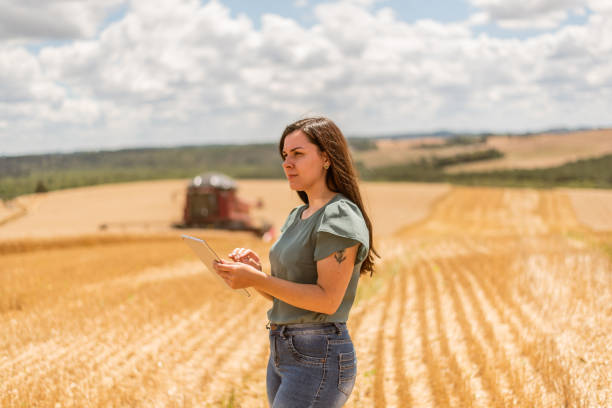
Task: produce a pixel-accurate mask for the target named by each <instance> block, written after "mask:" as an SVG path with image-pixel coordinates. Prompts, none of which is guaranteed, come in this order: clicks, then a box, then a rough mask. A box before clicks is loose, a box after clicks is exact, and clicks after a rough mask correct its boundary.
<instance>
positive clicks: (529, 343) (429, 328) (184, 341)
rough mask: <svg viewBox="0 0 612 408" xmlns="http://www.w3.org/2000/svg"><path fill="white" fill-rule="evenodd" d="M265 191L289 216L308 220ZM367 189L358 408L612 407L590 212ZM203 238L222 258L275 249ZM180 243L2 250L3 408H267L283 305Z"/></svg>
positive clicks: (114, 241)
mask: <svg viewBox="0 0 612 408" xmlns="http://www.w3.org/2000/svg"><path fill="white" fill-rule="evenodd" d="M249 183H251V184H250V185H249V186H247V187H245V190H249V189H251V190H250V191H258V192H262V195H263V196H264V197H266V200H268V201H269V200H272V199H275V200H276V201H277V202H276V204H274V205H272V207H271V209H273V211H274V212H278V211H281V210H284V211H285V214H286V211H288V209H289V208H290V207H291V206H292V205H294V204H295V198H294V197H293V196H291V195H279V194H278V193H279V191H281V190H279V185H277V184H274V183H271V184H270V183H269V182H261V184H259V185H258V184H257V182H255V181H251V182H249ZM241 185H242V183H241ZM364 187H365V189H366V196H367V201H368V203H369V205H368V206H369V207H370V209H371V211H372V214H373V218H374V220H375V222H376V225H377V226H380V231H384V233H381V232H379V233H378V234H377V239H378V247H379V250H380V253H381V255H382V256H383V259H382V261H381V262H380V263H379V264H378V272H377V274H376V275H375V277H374V278H369V277H363V278H362V280H361V282H360V287H359V292H358V299H357V302H356V305H355V307H354V308H353V311H352V313H351V317H350V320H349V328H350V330H351V335H352V337H353V340H354V342H355V346H356V349H357V357H358V361H359V366H358V378H357V384H356V387H355V389H354V391H353V394H352V396H351V399H350V400H349V403H348V405H347V406H349V407H446V406H453V407H455V406H456V407H471V406H474V407H514V406H523V407H563V406H568V407H582V406H584V407H607V406H611V405H612V391H611V389H612V370H611V367H610V361H609V360H610V355H611V354H612V350H611V345H612V334H611V332H610V327H612V308H611V306H610V305H612V268H611V261H610V258H609V257H608V255H606V252H605V250H604V247H605V245H608V246H609V245H610V243H611V241H610V238H611V237H612V234H610V231H605V230H604V231H602V230H599V231H593V230H592V229H591V228H590V227H589V226H588V221H583V220H585V219H586V218H584V217H579V216H577V215H576V214H577V213H579V212H581V211H582V212H583V213H584V211H585V208H586V207H585V208H577V207H576V206H577V205H586V204H585V203H584V202H582V201H580V198H578V199H576V198H574V199H572V198H570V195H571V194H570V193H571V191H566V190H563V191H560V190H533V189H524V190H514V189H494V188H449V187H448V186H439V185H438V186H427V185H419V184H388V185H365V186H364ZM174 188H175V187H174V186H171V187H170V188H169V190H168V191H173V189H174ZM266 191H269V194H266ZM598 197H599V198H600V199H601V200H603V201H605V200H606V199H605V197H604V198H602V197H603V196H601V197H600V196H598ZM607 197H608V199H610V196H607ZM127 199H128V198H126V200H127ZM283 199H286V202H285V203H284V204H283V203H279V202H278V201H279V200H283ZM151 200H155V198H154V197H151ZM581 202H582V204H579V203H581ZM577 203H578V204H577ZM598 205H604V204H598ZM606 205H609V202H608V204H606ZM41 207H42V205H41ZM126 208H130V207H129V206H126ZM398 209H401V210H402V211H403V212H404V213H405V214H408V215H401V214H399V212H398ZM586 211H587V212H588V209H587V210H586ZM270 215H273V214H272V213H270ZM611 216H612V215H611V214H610V213H604V214H602V217H603V218H606V217H611ZM24 217H27V215H26V216H24ZM125 217H127V218H129V217H128V216H127V215H126V216H125ZM278 217H279V218H283V217H282V216H278ZM25 221H26V220H25V218H24V221H23V222H25ZM12 222H17V221H12ZM12 222H9V223H7V224H6V225H5V226H3V227H0V230H1V229H2V228H4V227H8V226H9V225H11V223H12ZM602 223H608V224H606V225H609V223H610V220H609V219H605V220H602ZM598 225H599V224H598ZM194 233H195V234H198V235H201V236H205V237H207V238H209V239H210V241H211V242H213V245H215V246H216V247H217V248H219V250H220V252H222V253H227V252H228V251H229V250H231V249H232V248H233V247H234V246H250V247H252V248H254V249H255V250H257V251H259V252H260V253H265V252H266V251H267V248H268V247H269V245H270V243H265V242H262V241H260V240H257V239H255V238H254V237H252V236H250V235H248V234H245V233H229V232H221V231H200V232H199V233H197V232H194ZM178 234H179V233H177V232H172V231H156V232H155V233H153V232H150V233H148V234H142V233H141V234H140V235H136V234H131V235H125V234H119V233H117V232H112V231H106V232H104V233H102V232H99V233H96V234H93V233H92V234H89V235H87V236H84V237H82V238H79V237H78V236H73V237H68V238H67V237H63V238H61V239H57V240H50V239H48V238H46V239H40V238H27V239H26V238H23V236H22V237H21V238H20V239H19V240H13V241H4V242H2V243H0V251H1V252H0V256H1V257H2V262H1V263H0V406H3V407H5V406H6V407H21V406H41V407H56V406H62V407H63V406H74V407H88V406H89V407H98V406H143V407H144V406H147V407H149V406H159V407H173V406H176V407H182V406H211V407H229V406H234V407H237V406H241V407H264V406H266V405H267V404H266V400H265V366H266V363H267V356H268V350H267V330H266V329H265V324H266V320H265V311H266V310H267V308H268V304H267V301H266V300H264V299H263V298H261V297H258V296H253V297H252V298H246V297H244V296H242V295H240V294H238V293H231V291H230V290H229V289H225V288H223V287H222V286H218V285H219V284H218V282H217V281H216V279H215V278H214V277H212V276H211V275H209V274H208V273H203V272H202V267H201V266H200V264H199V262H198V261H196V260H194V258H193V255H192V254H191V253H190V252H189V249H188V248H186V247H185V246H184V244H182V243H181V242H178V240H177V239H176V238H177V236H178Z"/></svg>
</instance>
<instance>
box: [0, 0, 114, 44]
mask: <svg viewBox="0 0 612 408" xmlns="http://www.w3.org/2000/svg"><path fill="white" fill-rule="evenodd" d="M125 3H126V0H96V1H71V0H44V1H41V0H19V1H17V0H14V1H11V0H3V1H0V40H2V39H4V40H9V39H11V40H33V39H34V40H36V39H39V40H42V39H44V40H48V39H73V38H86V37H92V36H93V35H94V34H95V33H96V31H97V30H98V28H99V26H100V24H101V23H102V22H103V21H104V19H105V18H106V17H107V15H108V13H109V12H111V11H113V10H116V9H117V8H118V7H120V6H124V5H125Z"/></svg>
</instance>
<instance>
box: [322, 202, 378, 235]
mask: <svg viewBox="0 0 612 408" xmlns="http://www.w3.org/2000/svg"><path fill="white" fill-rule="evenodd" d="M338 229H340V230H344V231H346V232H347V233H348V232H350V234H351V235H353V236H360V235H363V234H364V233H365V235H366V236H367V234H368V227H367V225H366V223H365V219H364V218H363V214H362V213H361V210H360V209H359V206H358V205H357V204H355V203H354V202H353V201H351V200H350V199H349V198H347V197H345V196H344V195H342V194H339V195H338V196H337V198H336V199H335V200H333V201H332V202H331V203H329V204H328V205H327V206H326V207H325V210H324V211H323V214H322V216H321V220H320V223H319V228H318V230H319V231H328V232H334V231H336V230H338Z"/></svg>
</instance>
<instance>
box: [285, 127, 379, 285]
mask: <svg viewBox="0 0 612 408" xmlns="http://www.w3.org/2000/svg"><path fill="white" fill-rule="evenodd" d="M296 130H301V131H302V132H304V134H305V135H306V136H307V137H308V139H309V140H310V142H311V143H313V144H314V145H316V146H317V147H318V148H319V150H320V151H321V152H324V153H326V154H327V156H328V157H329V160H330V166H329V169H328V170H327V173H326V176H325V182H326V184H327V188H329V189H330V190H331V191H333V192H335V193H341V194H343V195H344V196H345V197H346V198H348V199H349V200H351V201H352V202H354V203H355V204H356V205H357V207H359V210H361V214H362V215H363V218H364V220H365V223H366V225H367V227H368V231H369V238H370V248H369V251H368V256H367V257H366V259H365V260H364V261H363V263H362V264H361V270H360V273H361V274H364V273H366V272H370V276H372V273H373V272H374V256H373V255H372V254H374V255H376V256H377V257H379V258H380V256H379V255H378V253H377V252H376V250H375V249H374V242H373V240H372V222H371V221H370V218H369V217H368V214H366V212H365V208H364V207H363V201H362V200H361V193H360V192H359V184H358V176H357V170H356V169H355V166H354V165H353V160H352V158H351V154H350V151H349V147H348V143H347V142H346V138H345V137H344V135H343V134H342V132H341V131H340V129H339V128H338V126H336V124H335V123H334V122H332V121H331V120H330V119H328V118H325V117H314V118H306V119H300V120H298V121H297V122H294V123H292V124H290V125H288V126H287V127H286V128H285V131H284V132H283V135H282V136H281V139H280V142H279V145H278V149H279V152H280V154H281V157H282V156H283V147H284V145H285V137H287V135H289V134H291V133H293V132H295V131H296ZM297 194H298V196H300V199H301V200H302V201H303V202H304V203H306V204H308V195H306V193H305V192H304V191H298V192H297Z"/></svg>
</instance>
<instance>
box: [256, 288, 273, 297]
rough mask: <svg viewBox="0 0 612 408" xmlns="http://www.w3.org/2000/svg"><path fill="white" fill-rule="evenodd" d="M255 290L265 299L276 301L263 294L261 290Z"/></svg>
mask: <svg viewBox="0 0 612 408" xmlns="http://www.w3.org/2000/svg"><path fill="white" fill-rule="evenodd" d="M255 290H256V291H257V292H259V294H260V295H261V296H263V297H265V298H266V299H268V300H274V298H273V297H272V296H270V295H268V294H267V293H266V292H263V291H261V290H259V289H257V288H255Z"/></svg>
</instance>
